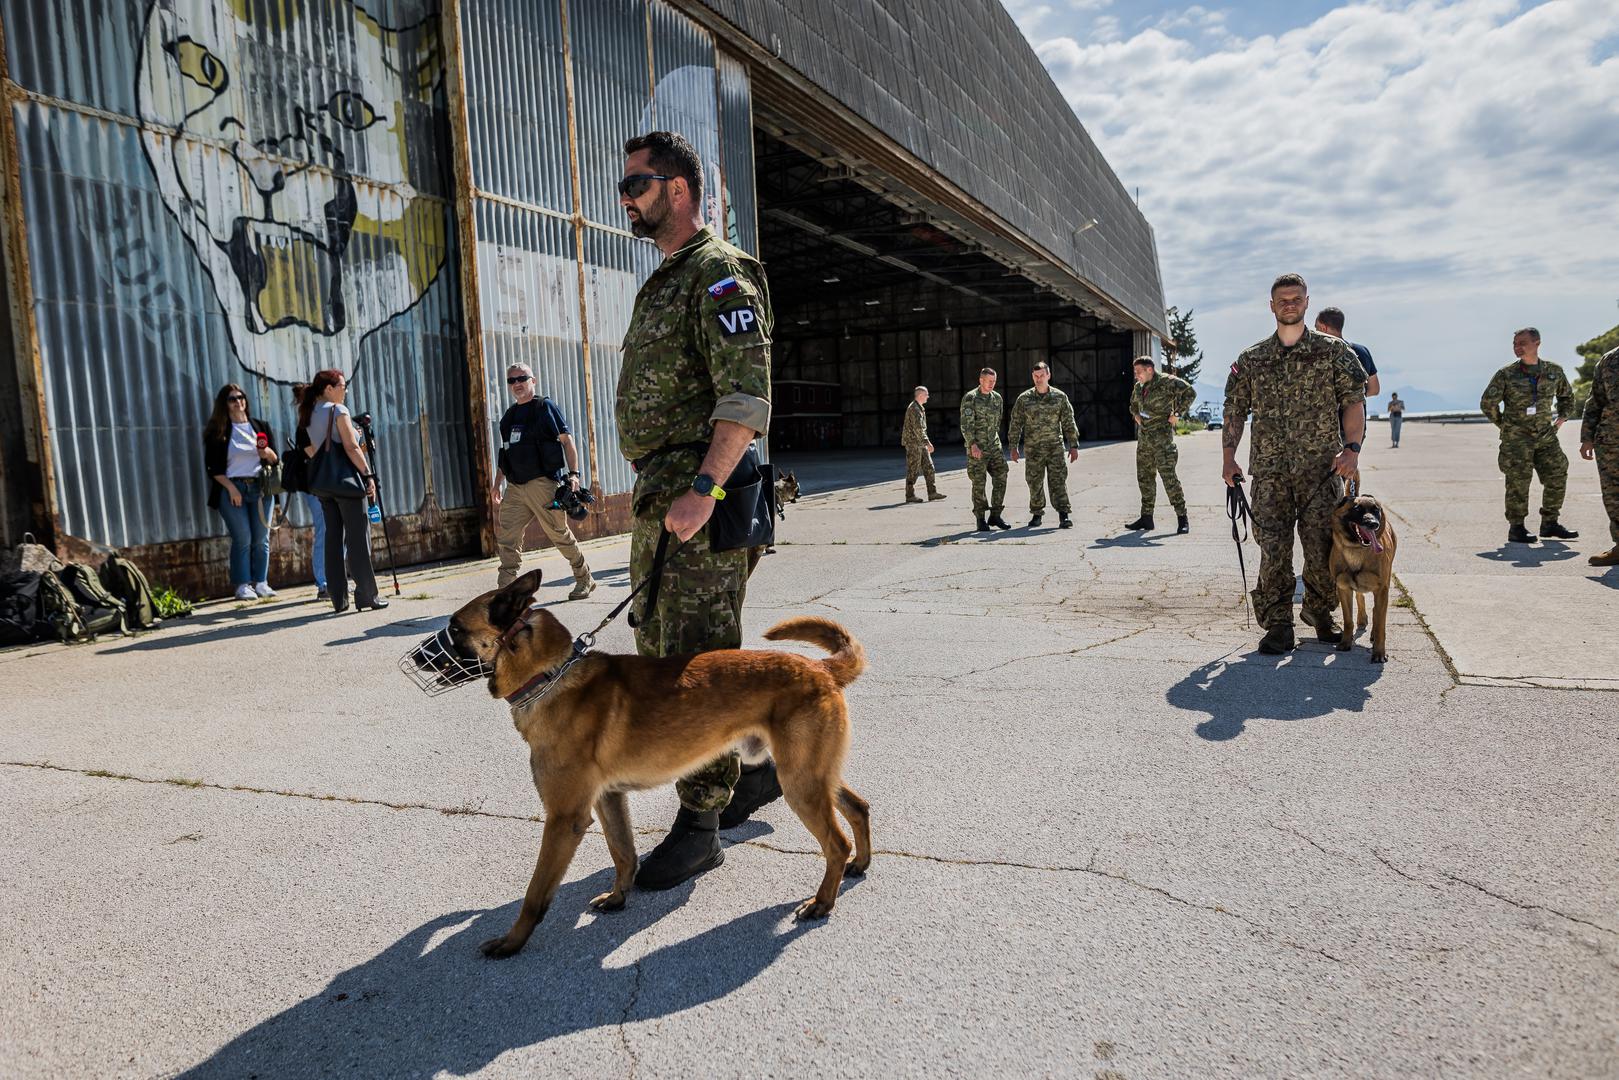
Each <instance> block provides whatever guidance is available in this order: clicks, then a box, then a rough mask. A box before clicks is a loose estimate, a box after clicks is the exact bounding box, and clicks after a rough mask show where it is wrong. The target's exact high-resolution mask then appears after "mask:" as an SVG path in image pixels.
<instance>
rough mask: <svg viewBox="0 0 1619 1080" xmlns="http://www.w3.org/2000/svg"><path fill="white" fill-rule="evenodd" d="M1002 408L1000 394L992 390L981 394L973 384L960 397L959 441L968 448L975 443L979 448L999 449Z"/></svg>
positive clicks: (1003, 407)
mask: <svg viewBox="0 0 1619 1080" xmlns="http://www.w3.org/2000/svg"><path fill="white" fill-rule="evenodd" d="M1004 409H1005V403H1004V402H1002V401H1001V395H999V394H997V393H996V392H995V391H993V390H991V391H990V392H989V393H987V394H981V393H979V392H978V388H977V387H976V386H975V387H973V388H972V389H971V390H969V391H967V393H966V394H965V395H964V396H963V397H962V399H961V441H962V442H963V443H965V444H966V445H967V446H968V447H969V448H971V447H972V444H973V443H977V444H978V449H980V450H999V449H1000V448H1001V414H1002V412H1003V410H1004Z"/></svg>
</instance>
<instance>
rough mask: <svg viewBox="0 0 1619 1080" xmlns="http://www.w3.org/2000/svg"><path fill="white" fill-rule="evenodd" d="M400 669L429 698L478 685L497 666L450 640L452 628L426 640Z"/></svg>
mask: <svg viewBox="0 0 1619 1080" xmlns="http://www.w3.org/2000/svg"><path fill="white" fill-rule="evenodd" d="M399 670H400V671H402V672H404V673H405V678H407V679H409V680H410V681H411V682H413V683H415V684H416V689H418V690H420V691H421V692H422V693H424V694H426V695H427V696H428V697H437V696H438V695H440V694H443V693H447V692H448V691H451V690H454V689H455V688H456V687H459V686H465V685H466V684H467V683H470V682H477V681H478V680H479V679H484V678H487V677H489V676H490V675H492V674H494V671H495V669H494V666H493V665H491V664H486V663H484V662H483V661H482V660H480V659H478V658H477V657H476V656H470V655H468V654H466V653H464V652H462V651H461V650H460V648H458V647H457V646H456V644H455V641H454V639H453V638H451V637H450V628H449V627H445V628H444V629H443V630H440V631H439V632H438V633H436V634H434V635H432V636H431V637H428V638H424V639H423V640H422V641H421V642H420V643H419V644H417V645H416V647H415V648H413V649H411V650H410V651H409V652H407V653H406V654H405V655H404V656H401V657H400V658H399Z"/></svg>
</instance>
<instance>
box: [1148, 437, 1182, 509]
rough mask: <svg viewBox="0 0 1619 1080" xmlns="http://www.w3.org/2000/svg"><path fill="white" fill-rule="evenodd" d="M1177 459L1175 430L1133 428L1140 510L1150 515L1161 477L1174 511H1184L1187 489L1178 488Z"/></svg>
mask: <svg viewBox="0 0 1619 1080" xmlns="http://www.w3.org/2000/svg"><path fill="white" fill-rule="evenodd" d="M1179 461H1180V450H1178V449H1177V448H1176V446H1175V434H1174V432H1172V431H1170V430H1169V429H1168V428H1164V429H1162V430H1148V429H1147V428H1138V429H1136V486H1137V487H1139V488H1140V489H1141V514H1142V516H1143V517H1151V516H1152V509H1153V507H1154V506H1155V505H1156V504H1157V502H1158V478H1159V477H1163V480H1164V494H1165V495H1168V496H1169V505H1170V506H1173V507H1174V508H1175V513H1177V514H1180V515H1182V516H1183V517H1184V516H1185V514H1186V493H1185V492H1184V491H1182V490H1181V478H1180V476H1179V475H1177V474H1176V472H1175V466H1176V464H1177V463H1178V462H1179Z"/></svg>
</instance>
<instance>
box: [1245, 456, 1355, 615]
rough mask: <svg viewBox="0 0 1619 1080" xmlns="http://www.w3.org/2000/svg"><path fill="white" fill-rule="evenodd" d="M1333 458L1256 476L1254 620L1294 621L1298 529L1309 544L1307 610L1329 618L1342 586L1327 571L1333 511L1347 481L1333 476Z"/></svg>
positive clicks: (1302, 542)
mask: <svg viewBox="0 0 1619 1080" xmlns="http://www.w3.org/2000/svg"><path fill="white" fill-rule="evenodd" d="M1330 466H1331V460H1330V459H1328V460H1327V461H1323V462H1321V463H1320V464H1319V466H1314V467H1310V468H1307V469H1303V470H1298V471H1294V472H1266V473H1260V474H1256V475H1255V476H1254V490H1253V498H1252V506H1253V513H1254V539H1255V540H1256V541H1258V542H1259V577H1258V580H1257V581H1256V582H1255V583H1254V589H1253V594H1252V595H1253V600H1254V618H1256V619H1258V620H1259V625H1260V626H1263V627H1264V628H1265V629H1267V630H1269V629H1270V628H1271V627H1273V626H1292V625H1293V586H1294V581H1295V579H1294V577H1293V533H1294V530H1295V529H1296V530H1297V531H1298V537H1299V544H1300V545H1301V546H1302V547H1303V548H1304V603H1303V610H1304V612H1305V614H1307V615H1309V616H1311V617H1319V616H1326V617H1328V618H1330V617H1331V616H1332V612H1333V610H1334V609H1335V608H1336V607H1337V606H1338V590H1337V587H1336V586H1335V585H1333V583H1332V573H1331V571H1329V570H1328V569H1327V557H1328V556H1329V555H1330V554H1331V553H1332V510H1333V507H1334V506H1336V505H1337V503H1338V500H1339V499H1340V498H1342V497H1343V492H1344V482H1343V480H1342V479H1341V478H1340V477H1338V476H1337V475H1336V474H1334V475H1333V476H1331V477H1330V478H1328V476H1327V470H1328V468H1329V467H1330Z"/></svg>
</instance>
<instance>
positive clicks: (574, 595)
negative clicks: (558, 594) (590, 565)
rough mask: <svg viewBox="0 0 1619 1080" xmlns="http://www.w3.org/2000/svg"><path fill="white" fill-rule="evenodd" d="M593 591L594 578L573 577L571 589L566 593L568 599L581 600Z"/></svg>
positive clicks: (594, 585) (594, 589)
mask: <svg viewBox="0 0 1619 1080" xmlns="http://www.w3.org/2000/svg"><path fill="white" fill-rule="evenodd" d="M595 591H596V581H595V579H594V578H589V577H582V578H575V579H574V581H573V591H572V592H570V593H569V594H568V599H569V600H583V599H584V598H585V597H587V596H589V595H590V594H591V593H593V592H595Z"/></svg>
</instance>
